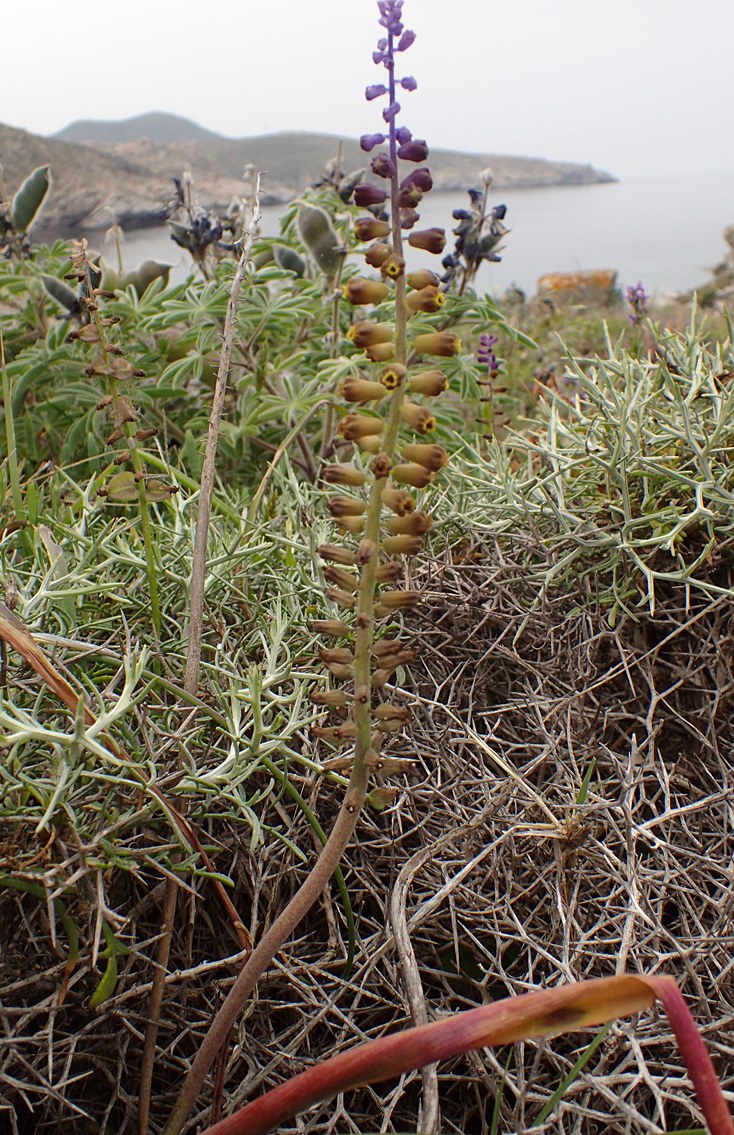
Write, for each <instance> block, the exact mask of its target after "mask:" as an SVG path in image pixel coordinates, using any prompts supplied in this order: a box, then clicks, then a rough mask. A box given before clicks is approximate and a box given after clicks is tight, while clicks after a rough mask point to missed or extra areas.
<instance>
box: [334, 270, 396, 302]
mask: <svg viewBox="0 0 734 1135" xmlns="http://www.w3.org/2000/svg"><path fill="white" fill-rule="evenodd" d="M389 294H390V289H389V287H388V286H387V284H386V283H385V282H384V281H383V280H368V279H365V278H364V277H363V276H352V278H351V280H348V281H347V283H346V284H345V285H344V287H343V289H342V295H343V296H344V299H345V300H347V302H348V303H351V304H353V305H354V306H355V307H356V306H357V305H358V304H365V303H382V301H383V300H385V299H387V297H388V295H389Z"/></svg>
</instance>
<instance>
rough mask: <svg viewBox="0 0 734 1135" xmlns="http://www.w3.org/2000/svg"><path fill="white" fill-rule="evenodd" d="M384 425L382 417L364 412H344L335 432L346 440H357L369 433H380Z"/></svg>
mask: <svg viewBox="0 0 734 1135" xmlns="http://www.w3.org/2000/svg"><path fill="white" fill-rule="evenodd" d="M384 425H385V423H384V422H383V420H382V418H370V417H368V416H367V415H366V414H346V415H345V416H344V417H343V418H342V420H341V421H340V423H339V428H338V431H337V432H338V433H340V434H341V436H342V437H343V438H345V439H346V441H357V440H358V439H359V438H362V437H367V436H369V435H370V434H381V433H382V430H383V428H384ZM378 446H379V438H378ZM376 452H377V451H376Z"/></svg>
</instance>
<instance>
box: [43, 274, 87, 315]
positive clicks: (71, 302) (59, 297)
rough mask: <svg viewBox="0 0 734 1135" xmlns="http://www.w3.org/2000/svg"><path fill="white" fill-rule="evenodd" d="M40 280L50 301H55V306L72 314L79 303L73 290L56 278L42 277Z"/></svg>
mask: <svg viewBox="0 0 734 1135" xmlns="http://www.w3.org/2000/svg"><path fill="white" fill-rule="evenodd" d="M41 279H42V280H43V286H44V288H45V289H46V291H47V292H48V294H49V295H50V296H51V299H54V300H56V302H57V304H59V306H60V307H63V308H66V310H67V311H68V312H72V311H73V310H74V308H75V307H76V306H77V304H78V303H79V296H78V295H77V294H76V292H75V291H74V289H73V288H70V287H69V285H68V284H65V283H64V281H63V280H58V279H57V278H56V276H42V277H41Z"/></svg>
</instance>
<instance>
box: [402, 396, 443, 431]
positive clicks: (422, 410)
mask: <svg viewBox="0 0 734 1135" xmlns="http://www.w3.org/2000/svg"><path fill="white" fill-rule="evenodd" d="M400 413H401V414H402V416H403V420H404V421H405V422H407V423H408V425H409V426H412V427H413V429H414V430H416V431H417V432H418V433H419V434H425V433H430V431H431V430H435V428H436V419H435V417H434V416H433V414H432V413H431V411H430V410H427V409H426V407H425V406H420V405H419V404H418V403H417V402H411V401H410V400H409V399H407V398H406V399H405V401H404V402H403V404H402V406H401V407H400Z"/></svg>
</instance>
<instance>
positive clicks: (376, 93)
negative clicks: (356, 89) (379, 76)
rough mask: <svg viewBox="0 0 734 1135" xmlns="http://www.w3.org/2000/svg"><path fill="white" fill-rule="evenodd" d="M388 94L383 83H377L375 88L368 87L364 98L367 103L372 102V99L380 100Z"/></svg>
mask: <svg viewBox="0 0 734 1135" xmlns="http://www.w3.org/2000/svg"><path fill="white" fill-rule="evenodd" d="M386 94H387V87H386V86H384V84H383V83H375V84H374V85H373V86H371V87H367V89H366V90H365V92H364V97H365V98H366V99H367V102H371V100H372V99H378V98H379V97H380V95H386Z"/></svg>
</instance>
